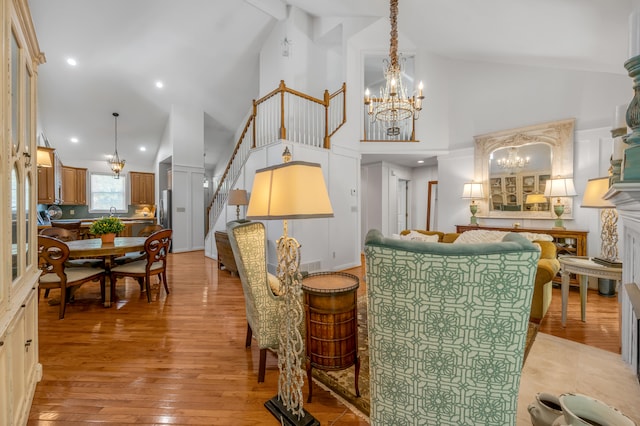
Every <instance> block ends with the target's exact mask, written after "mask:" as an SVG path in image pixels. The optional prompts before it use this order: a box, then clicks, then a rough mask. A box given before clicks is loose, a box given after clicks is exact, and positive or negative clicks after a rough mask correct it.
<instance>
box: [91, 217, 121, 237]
mask: <svg viewBox="0 0 640 426" xmlns="http://www.w3.org/2000/svg"><path fill="white" fill-rule="evenodd" d="M123 230H124V223H122V221H121V220H120V219H118V218H117V217H113V216H109V217H103V218H100V219H98V220H96V221H95V222H93V223H92V224H91V227H90V228H89V232H91V233H92V234H93V235H104V234H117V233H118V232H122V231H123Z"/></svg>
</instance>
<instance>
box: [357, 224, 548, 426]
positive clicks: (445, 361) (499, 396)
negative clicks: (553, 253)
mask: <svg viewBox="0 0 640 426" xmlns="http://www.w3.org/2000/svg"><path fill="white" fill-rule="evenodd" d="M539 257H540V250H539V249H538V248H537V247H536V246H535V244H533V243H531V242H530V241H528V240H526V239H525V238H524V237H523V236H521V235H518V234H516V233H509V234H508V235H506V236H505V237H504V238H503V240H502V241H500V242H495V243H482V244H437V243H423V242H420V241H404V240H399V239H392V238H385V237H383V236H382V234H381V233H380V232H379V231H376V230H372V231H369V233H368V234H367V237H366V239H365V260H366V274H367V275H366V280H367V302H368V307H367V315H368V335H369V371H370V392H371V412H370V419H371V424H372V425H400V424H402V425H438V426H445V425H472V424H473V425H480V424H482V425H500V426H503V425H515V424H516V413H517V406H518V390H519V386H520V376H521V371H522V362H523V357H524V350H525V345H526V336H527V329H528V324H529V321H528V320H529V312H530V309H531V299H532V298H531V296H532V293H533V281H534V278H535V274H536V270H537V269H538V259H539Z"/></svg>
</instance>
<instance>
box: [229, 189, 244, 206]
mask: <svg viewBox="0 0 640 426" xmlns="http://www.w3.org/2000/svg"><path fill="white" fill-rule="evenodd" d="M228 204H229V205H230V206H246V205H247V204H249V198H248V197H247V191H245V190H244V189H232V190H231V191H229V201H228Z"/></svg>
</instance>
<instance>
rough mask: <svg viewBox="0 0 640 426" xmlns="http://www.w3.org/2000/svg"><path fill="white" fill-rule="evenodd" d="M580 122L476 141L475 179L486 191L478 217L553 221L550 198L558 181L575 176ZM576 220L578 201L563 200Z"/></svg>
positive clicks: (567, 214)
mask: <svg viewBox="0 0 640 426" xmlns="http://www.w3.org/2000/svg"><path fill="white" fill-rule="evenodd" d="M574 125H575V119H573V118H572V119H567V120H560V121H553V122H548V123H542V124H537V125H532V126H527V127H520V128H516V129H508V130H501V131H498V132H492V133H487V134H484V135H479V136H475V137H474V140H475V180H476V181H481V182H482V183H483V186H484V188H483V189H484V194H485V199H483V200H481V201H480V202H479V207H478V214H477V215H476V216H478V217H484V218H514V219H553V218H555V215H554V213H553V208H552V207H551V204H550V202H549V200H548V199H544V198H542V197H541V195H542V194H543V193H544V189H545V186H546V183H547V181H548V180H549V179H552V178H555V177H559V176H560V177H573V134H574ZM562 203H563V204H564V205H565V213H564V215H563V217H564V218H568V219H570V218H572V213H573V199H572V198H571V197H566V198H564V199H562Z"/></svg>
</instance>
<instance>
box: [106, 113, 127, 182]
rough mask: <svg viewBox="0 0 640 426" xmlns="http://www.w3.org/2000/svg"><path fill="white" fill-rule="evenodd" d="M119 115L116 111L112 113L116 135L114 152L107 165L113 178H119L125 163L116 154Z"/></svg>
mask: <svg viewBox="0 0 640 426" xmlns="http://www.w3.org/2000/svg"><path fill="white" fill-rule="evenodd" d="M119 115H120V114H118V113H117V112H114V113H113V117H114V120H115V135H116V139H115V152H114V153H113V155H112V156H111V158H110V159H109V161H108V163H109V167H110V168H111V171H112V172H113V178H114V179H120V172H121V171H122V169H124V163H125V160H121V159H120V156H119V155H118V116H119Z"/></svg>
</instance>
